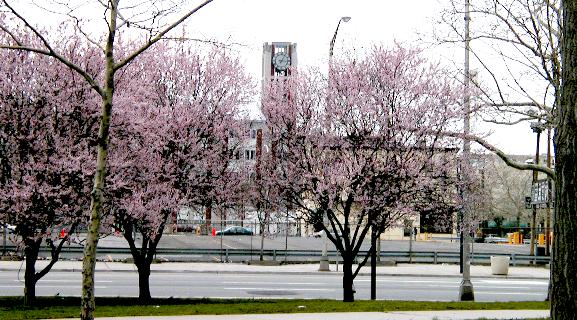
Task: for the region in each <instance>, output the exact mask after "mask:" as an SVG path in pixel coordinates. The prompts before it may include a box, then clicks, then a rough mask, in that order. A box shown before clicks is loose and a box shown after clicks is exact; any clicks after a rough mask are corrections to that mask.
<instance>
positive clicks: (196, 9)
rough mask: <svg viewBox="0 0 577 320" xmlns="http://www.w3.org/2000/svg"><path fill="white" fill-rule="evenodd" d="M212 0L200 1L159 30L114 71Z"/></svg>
mask: <svg viewBox="0 0 577 320" xmlns="http://www.w3.org/2000/svg"><path fill="white" fill-rule="evenodd" d="M212 1H213V0H206V1H204V2H203V3H201V4H200V5H198V6H197V7H196V8H194V9H192V10H191V11H189V12H188V13H186V14H185V15H183V16H182V17H181V18H180V19H178V20H177V21H176V22H174V23H173V24H171V25H169V26H168V27H167V28H165V29H164V30H163V31H161V32H160V33H159V34H157V35H156V36H155V37H154V38H152V39H151V40H150V41H148V42H147V43H146V44H145V45H143V46H142V47H140V48H139V49H138V50H136V51H134V52H133V53H132V54H131V55H129V56H128V57H126V58H125V59H124V60H122V61H120V62H118V63H117V64H116V65H115V66H114V71H116V70H118V69H121V68H122V67H124V66H125V65H127V64H128V63H130V61H132V60H134V59H135V58H136V57H137V56H138V55H139V54H141V53H142V52H144V51H145V50H146V49H148V48H150V46H152V45H153V44H155V43H156V42H158V41H159V40H160V39H162V38H163V37H164V35H166V34H167V33H168V32H170V31H171V30H172V29H174V28H176V27H177V26H178V25H180V24H181V23H182V22H183V21H184V20H186V19H188V17H190V16H191V15H193V14H194V13H195V12H197V11H198V10H200V9H202V8H203V7H204V6H206V5H207V4H209V3H211V2H212Z"/></svg>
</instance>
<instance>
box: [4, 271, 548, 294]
mask: <svg viewBox="0 0 577 320" xmlns="http://www.w3.org/2000/svg"><path fill="white" fill-rule="evenodd" d="M22 277H23V273H22V272H21V273H20V274H18V272H16V271H2V272H1V273H0V295H3V296H14V295H22V292H23V278H22ZM150 280H151V281H150V283H151V294H152V295H153V296H154V297H199V298H200V297H211V298H303V299H314V298H322V299H339V300H340V299H342V277H341V276H340V274H335V273H333V274H318V275H314V274H285V273H283V274H272V273H271V274H268V273H259V274H230V273H223V274H216V273H160V272H159V273H153V274H152V275H151V278H150ZM472 282H473V286H474V289H475V298H476V301H532V300H544V299H545V297H546V293H547V285H548V283H547V281H546V280H525V279H495V278H483V279H480V278H474V279H473V281H472ZM80 283H81V274H80V273H79V272H50V273H49V274H48V275H47V276H46V277H45V279H42V280H40V281H39V282H38V286H37V294H38V295H39V296H53V295H57V294H58V295H62V296H79V295H80ZM459 284H460V279H459V278H454V277H410V276H379V277H378V278H377V299H384V300H415V301H452V300H456V299H457V296H458V292H459ZM355 289H356V291H357V294H356V298H357V299H369V297H370V278H369V277H368V276H358V277H357V278H356V279H355ZM95 290H96V294H97V295H98V296H138V275H137V273H136V272H97V273H96V289H95Z"/></svg>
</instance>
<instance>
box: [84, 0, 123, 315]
mask: <svg viewBox="0 0 577 320" xmlns="http://www.w3.org/2000/svg"><path fill="white" fill-rule="evenodd" d="M117 5H118V0H115V1H112V6H111V7H112V8H111V10H110V32H109V34H108V39H107V42H106V49H105V56H106V71H105V79H104V89H103V92H102V93H103V95H102V110H101V117H100V128H99V130H98V154H97V156H96V172H95V174H94V185H93V187H92V192H91V203H90V226H89V228H88V234H87V235H86V244H85V245H84V258H83V259H84V260H83V263H82V297H81V306H80V319H81V320H94V309H95V308H96V303H95V295H94V269H95V267H96V246H97V245H98V236H99V234H100V223H101V220H102V204H103V202H104V177H105V175H106V158H107V156H108V141H109V133H110V121H111V120H112V101H113V96H114V72H115V71H114V54H113V51H114V50H113V49H114V37H115V30H116V17H117Z"/></svg>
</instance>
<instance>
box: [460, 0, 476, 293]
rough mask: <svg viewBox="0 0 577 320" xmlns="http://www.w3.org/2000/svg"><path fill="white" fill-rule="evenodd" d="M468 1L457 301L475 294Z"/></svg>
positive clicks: (467, 7)
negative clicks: (472, 264) (471, 249)
mask: <svg viewBox="0 0 577 320" xmlns="http://www.w3.org/2000/svg"><path fill="white" fill-rule="evenodd" d="M470 6H471V5H470V3H469V0H465V75H464V82H465V90H464V91H465V94H464V97H463V134H464V135H465V138H464V139H463V169H464V170H463V176H464V181H465V185H464V186H463V192H462V197H463V198H462V201H463V205H462V208H463V209H462V219H463V222H464V223H463V224H461V232H462V233H464V235H463V237H462V239H463V241H462V243H461V248H462V250H463V260H462V264H463V280H462V281H461V286H460V287H459V301H473V300H475V294H474V291H473V284H472V283H471V257H470V244H471V234H470V230H469V228H470V223H469V222H470V219H471V210H470V208H471V204H470V203H469V201H470V199H469V186H468V185H469V179H470V168H471V162H470V161H471V159H470V153H471V143H470V141H469V139H468V137H467V136H468V135H469V131H470V115H469V113H470V112H471V99H470V97H469V84H470V82H471V73H470V72H469V51H470V50H471V49H470V42H471V37H470V36H469V21H470V20H471V14H470V10H471V8H470Z"/></svg>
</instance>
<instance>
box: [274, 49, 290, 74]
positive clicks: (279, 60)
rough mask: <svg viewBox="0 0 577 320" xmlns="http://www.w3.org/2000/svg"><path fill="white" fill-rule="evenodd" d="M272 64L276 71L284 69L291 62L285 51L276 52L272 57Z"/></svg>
mask: <svg viewBox="0 0 577 320" xmlns="http://www.w3.org/2000/svg"><path fill="white" fill-rule="evenodd" d="M272 64H273V65H274V67H275V69H277V70H278V71H285V70H286V69H288V67H289V66H290V64H291V58H290V57H289V55H288V53H286V52H277V53H275V55H274V56H273V57H272Z"/></svg>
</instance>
